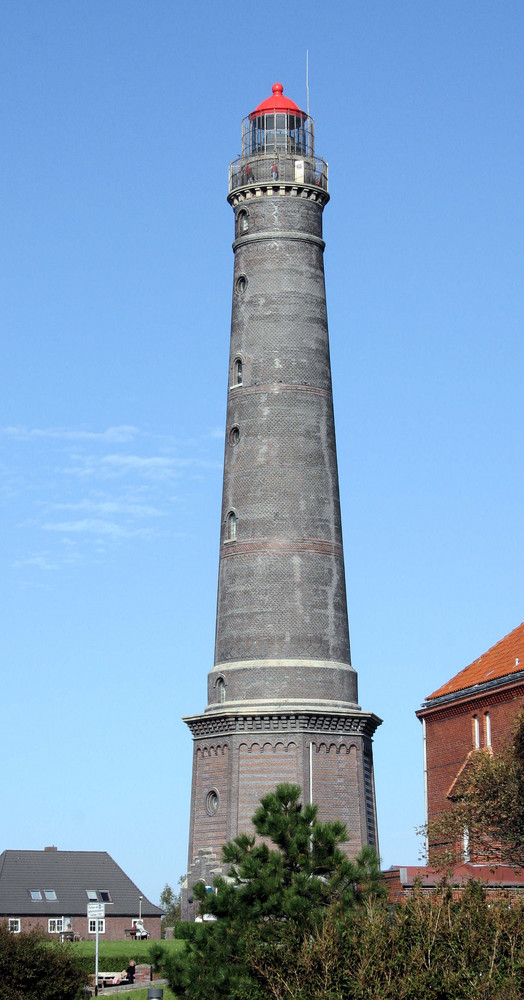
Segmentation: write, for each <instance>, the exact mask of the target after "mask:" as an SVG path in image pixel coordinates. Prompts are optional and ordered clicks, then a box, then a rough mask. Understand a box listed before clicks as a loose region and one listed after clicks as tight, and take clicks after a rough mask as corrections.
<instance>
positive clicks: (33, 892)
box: [29, 889, 42, 903]
mask: <svg viewBox="0 0 524 1000" xmlns="http://www.w3.org/2000/svg"><path fill="white" fill-rule="evenodd" d="M29 895H30V896H31V899H32V900H33V902H34V903H36V902H38V900H40V899H42V893H41V892H40V889H30V890H29Z"/></svg>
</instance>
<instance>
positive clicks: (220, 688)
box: [217, 677, 226, 705]
mask: <svg viewBox="0 0 524 1000" xmlns="http://www.w3.org/2000/svg"><path fill="white" fill-rule="evenodd" d="M225 700H226V682H225V680H224V678H223V677H219V678H218V680H217V701H218V702H219V704H220V705H222V704H223V702H224V701H225Z"/></svg>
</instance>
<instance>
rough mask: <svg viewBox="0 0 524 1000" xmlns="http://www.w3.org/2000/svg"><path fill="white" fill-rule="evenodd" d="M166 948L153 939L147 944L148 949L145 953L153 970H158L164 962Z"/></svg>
mask: <svg viewBox="0 0 524 1000" xmlns="http://www.w3.org/2000/svg"><path fill="white" fill-rule="evenodd" d="M166 958H167V950H166V948H165V946H164V945H163V944H160V941H153V943H152V944H151V945H150V946H149V951H148V953H147V960H148V962H149V964H150V965H151V966H152V969H153V972H158V971H159V970H160V969H161V968H162V967H163V966H164V965H165V962H166Z"/></svg>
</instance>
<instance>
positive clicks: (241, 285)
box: [235, 274, 247, 295]
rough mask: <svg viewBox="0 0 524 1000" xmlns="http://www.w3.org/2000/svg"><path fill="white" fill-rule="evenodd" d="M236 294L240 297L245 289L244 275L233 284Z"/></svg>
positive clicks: (245, 280) (245, 279)
mask: <svg viewBox="0 0 524 1000" xmlns="http://www.w3.org/2000/svg"><path fill="white" fill-rule="evenodd" d="M235 288H236V290H237V292H238V293H239V294H240V295H242V294H243V293H244V292H245V290H246V288H247V278H246V276H245V274H240V275H239V276H238V278H237V280H236V282H235Z"/></svg>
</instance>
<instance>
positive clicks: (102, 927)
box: [89, 917, 106, 934]
mask: <svg viewBox="0 0 524 1000" xmlns="http://www.w3.org/2000/svg"><path fill="white" fill-rule="evenodd" d="M105 932H106V922H105V920H104V919H103V918H101V919H99V920H98V933H99V934H105ZM89 934H96V917H95V919H94V920H91V919H90V920H89Z"/></svg>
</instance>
